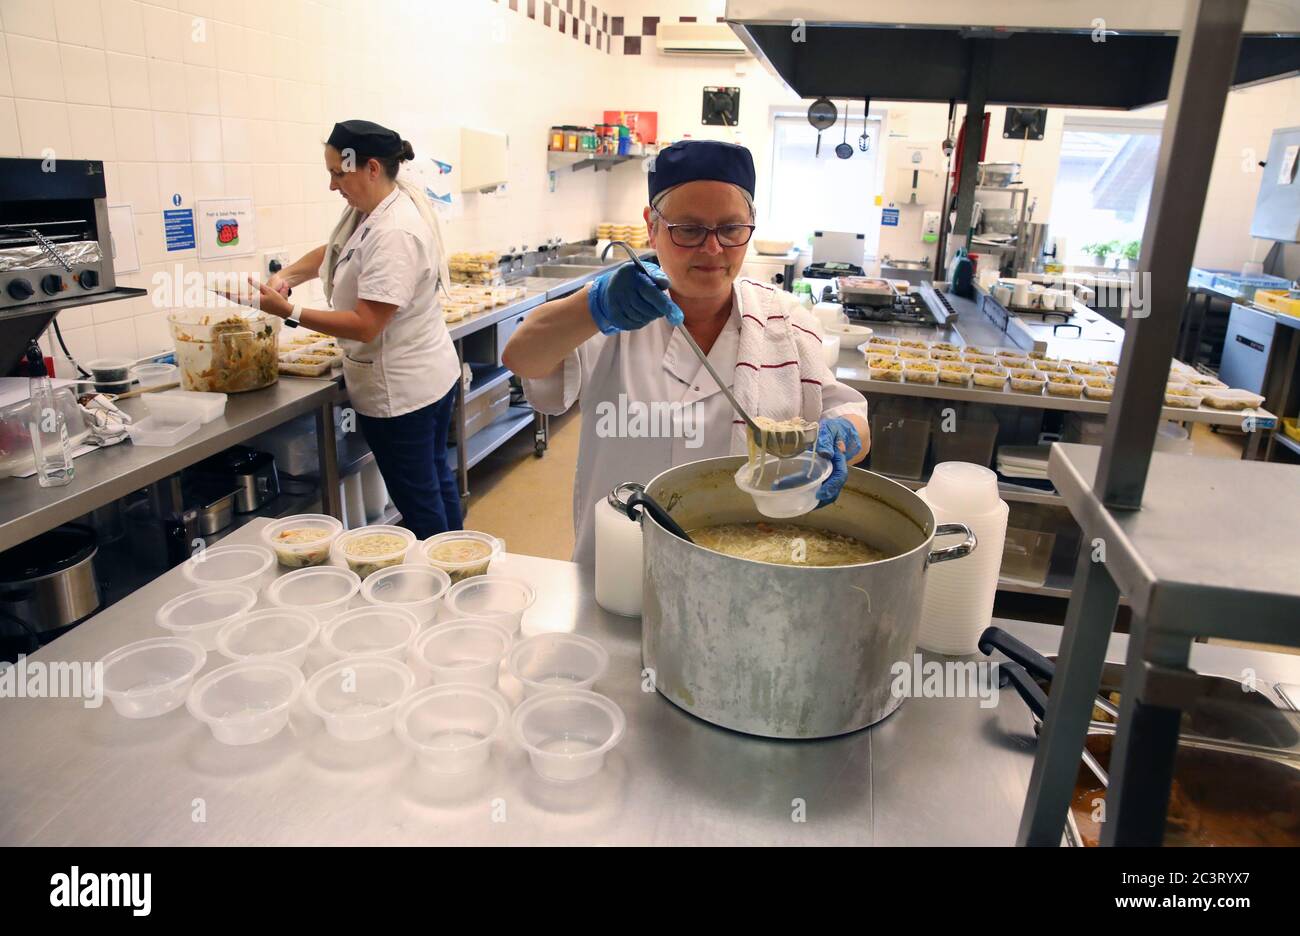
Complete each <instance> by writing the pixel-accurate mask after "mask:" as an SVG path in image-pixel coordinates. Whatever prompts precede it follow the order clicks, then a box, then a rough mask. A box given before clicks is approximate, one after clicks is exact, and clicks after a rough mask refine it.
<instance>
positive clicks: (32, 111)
mask: <svg viewBox="0 0 1300 936" xmlns="http://www.w3.org/2000/svg"><path fill="white" fill-rule="evenodd" d="M14 107H15V108H16V109H17V111H18V138H19V140H21V141H22V154H23V155H24V156H26V157H29V158H33V159H39V158H41V157H43V156H44V155H45V154H46V153H47V152H53V153H54V154H55V155H56V156H59V155H66V154H68V153H71V152H72V135H71V134H70V133H69V132H68V108H67V105H65V104H55V103H53V102H52V101H29V100H26V99H25V98H17V99H16V100H15V101H14Z"/></svg>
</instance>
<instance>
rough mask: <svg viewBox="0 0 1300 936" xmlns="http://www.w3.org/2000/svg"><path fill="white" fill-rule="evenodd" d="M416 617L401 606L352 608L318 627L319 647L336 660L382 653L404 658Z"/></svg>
mask: <svg viewBox="0 0 1300 936" xmlns="http://www.w3.org/2000/svg"><path fill="white" fill-rule="evenodd" d="M419 632H420V620H419V618H417V617H416V616H415V615H414V614H412V613H411V612H410V611H407V610H405V609H403V608H353V609H352V610H351V611H344V612H343V613H342V614H340V615H339V616H338V617H336V618H334V620H332V621H330V622H329V623H328V624H326V625H325V626H324V627H322V628H321V632H320V642H321V646H322V647H324V648H325V649H326V650H327V651H329V654H330V656H332V657H334V658H335V659H336V660H341V659H345V658H347V657H363V656H382V657H388V658H389V659H393V660H405V659H406V653H407V651H408V650H409V649H410V647H411V643H412V641H414V640H415V636H416V634H418V633H419Z"/></svg>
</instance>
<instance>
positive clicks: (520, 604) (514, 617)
mask: <svg viewBox="0 0 1300 936" xmlns="http://www.w3.org/2000/svg"><path fill="white" fill-rule="evenodd" d="M536 600H537V591H536V590H535V589H534V588H533V586H531V585H529V584H528V583H527V582H525V581H524V580H523V579H517V578H511V577H509V576H506V575H477V576H475V577H474V578H472V579H466V580H465V581H463V582H459V583H457V584H455V585H453V586H452V587H451V589H450V590H449V591H448V592H447V599H446V602H445V605H446V608H447V612H448V616H449V617H451V618H479V619H480V620H484V621H491V622H492V623H494V624H496V625H497V626H498V627H500V628H501V629H502V630H504V631H505V632H506V633H507V634H509V635H510V636H511V637H513V636H514V635H515V634H517V633H519V629H520V627H521V626H522V625H523V620H524V612H525V611H527V610H528V609H529V608H531V607H532V606H533V602H535V601H536Z"/></svg>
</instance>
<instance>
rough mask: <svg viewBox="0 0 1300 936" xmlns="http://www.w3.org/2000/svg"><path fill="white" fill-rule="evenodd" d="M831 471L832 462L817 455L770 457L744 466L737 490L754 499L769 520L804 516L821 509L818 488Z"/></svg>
mask: <svg viewBox="0 0 1300 936" xmlns="http://www.w3.org/2000/svg"><path fill="white" fill-rule="evenodd" d="M831 469H832V465H831V460H830V459H829V458H825V457H823V456H821V455H818V454H817V453H816V452H804V453H802V454H800V455H796V456H795V457H793V458H777V457H776V456H775V455H767V456H764V458H763V460H762V461H761V462H758V463H757V464H752V465H751V464H750V463H748V462H746V463H745V464H743V465H741V466H740V470H739V471H737V472H736V487H738V488H740V489H741V490H742V491H744V492H745V493H746V494H748V495H749V496H750V497H752V498H753V499H754V506H755V507H756V508H758V512H759V513H761V514H762V515H763V516H765V517H773V518H776V519H783V518H787V517H800V516H803V515H804V514H806V513H808V512H809V511H811V510H813V509H814V508H815V507H816V506H817V489H818V488H819V487H821V484H822V482H823V481H825V480H826V478H827V477H828V476H829V475H830V473H831Z"/></svg>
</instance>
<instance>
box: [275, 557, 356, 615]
mask: <svg viewBox="0 0 1300 936" xmlns="http://www.w3.org/2000/svg"><path fill="white" fill-rule="evenodd" d="M359 591H361V579H360V577H358V575H357V574H356V573H355V572H353V571H351V570H350V569H340V568H339V567H338V566H313V567H312V568H310V569H298V570H297V571H296V572H289V573H287V574H285V575H282V576H280V577H279V578H278V579H276V580H275V581H274V582H272V583H271V584H270V585H268V586H267V587H266V600H267V601H269V602H270V603H271V604H273V605H275V606H276V607H277V608H297V609H299V610H301V611H306V612H308V613H309V614H311V615H312V616H313V617H314V618H316V620H317V621H319V622H320V623H322V624H325V623H327V622H329V621H331V620H333V619H334V618H336V617H338V615H340V614H342V613H343V612H344V611H346V610H348V608H350V607H352V601H353V599H354V598H356V596H357V593H358V592H359Z"/></svg>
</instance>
